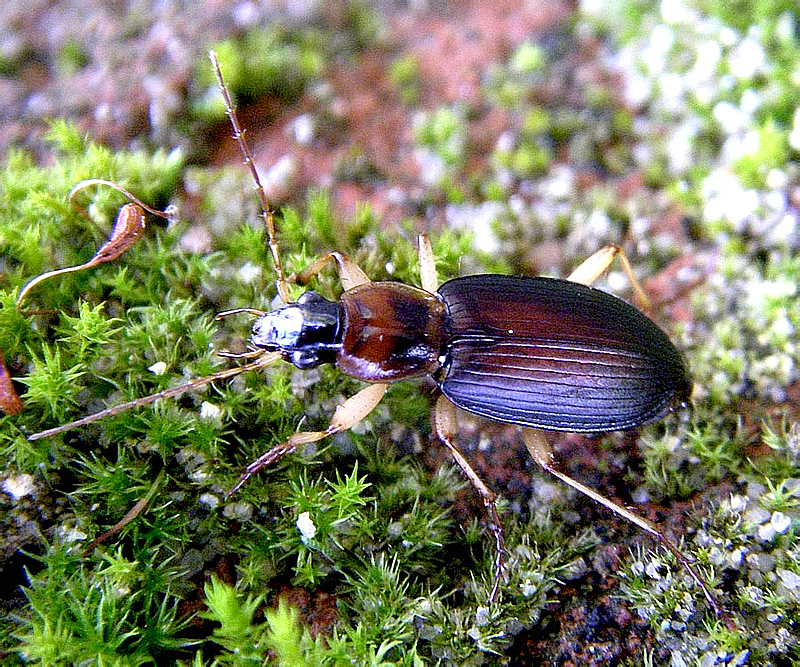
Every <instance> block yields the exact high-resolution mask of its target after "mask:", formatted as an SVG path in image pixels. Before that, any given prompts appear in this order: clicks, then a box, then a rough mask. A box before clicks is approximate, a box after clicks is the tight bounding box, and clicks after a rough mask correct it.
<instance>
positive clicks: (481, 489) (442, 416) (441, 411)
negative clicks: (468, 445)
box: [431, 396, 505, 602]
mask: <svg viewBox="0 0 800 667" xmlns="http://www.w3.org/2000/svg"><path fill="white" fill-rule="evenodd" d="M431 421H432V422H433V432H434V433H435V434H436V437H437V438H438V439H439V440H440V441H441V442H442V444H443V445H444V446H445V447H447V449H448V450H449V451H450V454H451V456H452V457H453V459H454V460H455V462H456V463H457V464H458V466H459V467H460V468H461V470H462V471H463V472H464V474H465V475H466V476H467V479H469V481H470V483H471V484H472V486H474V487H475V490H476V491H477V492H478V493H479V494H480V497H481V500H482V501H483V505H484V507H486V511H487V512H488V513H489V518H490V524H489V529H490V530H491V531H492V534H493V535H494V546H495V558H494V585H493V586H492V592H491V593H490V594H489V602H496V601H497V599H498V596H499V593H500V580H501V578H502V576H503V554H504V553H505V546H504V542H503V524H502V522H501V521H500V514H499V513H498V512H497V495H496V494H495V493H494V491H492V490H491V489H490V488H489V487H488V486H486V484H484V482H483V480H482V479H481V478H480V477H478V473H476V472H475V470H473V468H472V466H471V465H470V464H469V462H468V461H467V459H465V458H464V455H463V454H462V453H461V452H460V451H458V449H457V448H456V446H455V445H454V444H453V438H454V436H455V433H456V430H457V429H456V426H457V417H456V409H455V406H454V405H453V404H452V403H451V402H450V401H448V400H447V399H446V398H445V397H444V396H439V398H438V400H437V401H436V405H435V406H434V408H433V416H432V419H431Z"/></svg>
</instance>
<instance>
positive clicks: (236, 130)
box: [208, 51, 291, 303]
mask: <svg viewBox="0 0 800 667" xmlns="http://www.w3.org/2000/svg"><path fill="white" fill-rule="evenodd" d="M208 57H209V58H210V59H211V66H212V67H213V68H214V73H215V74H216V75H217V81H219V89H220V92H221V93H222V99H223V100H224V101H225V113H227V114H228V118H230V121H231V126H232V127H233V138H234V139H235V140H236V143H237V144H239V150H240V151H241V152H242V158H243V160H244V164H245V166H246V167H247V169H248V171H249V172H250V175H251V176H252V178H253V183H255V190H256V192H257V193H258V199H259V201H260V202H261V218H262V219H263V220H264V228H265V229H266V230H267V242H268V243H269V249H270V252H271V253H272V261H273V263H274V264H275V273H276V274H277V282H278V294H280V297H281V299H282V300H283V302H284V303H291V299H290V298H289V288H288V285H287V283H286V278H285V277H284V274H283V265H282V264H281V256H280V252H279V250H278V240H277V236H276V233H275V219H274V218H273V215H272V207H271V206H270V203H269V199H268V198H267V193H266V192H265V191H264V186H263V185H262V184H261V179H260V178H259V176H258V170H257V169H256V165H255V162H253V154H252V153H251V152H250V147H249V146H248V145H247V140H246V139H245V138H244V133H245V131H244V130H243V129H242V126H241V125H240V124H239V118H238V116H237V115H236V107H235V106H234V104H233V101H232V99H231V96H230V93H229V91H228V86H227V85H226V84H225V79H224V78H223V76H222V70H221V69H220V66H219V60H217V54H216V53H215V52H214V51H209V52H208Z"/></svg>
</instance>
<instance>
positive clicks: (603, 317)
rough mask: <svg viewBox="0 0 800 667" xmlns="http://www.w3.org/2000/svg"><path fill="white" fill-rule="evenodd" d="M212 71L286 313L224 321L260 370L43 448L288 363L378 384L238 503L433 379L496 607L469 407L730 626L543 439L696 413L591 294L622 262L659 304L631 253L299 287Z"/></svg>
mask: <svg viewBox="0 0 800 667" xmlns="http://www.w3.org/2000/svg"><path fill="white" fill-rule="evenodd" d="M210 57H211V61H212V64H213V67H214V70H215V73H216V75H217V78H218V80H219V84H220V90H221V92H222V96H223V98H224V101H225V106H226V110H227V113H228V116H229V118H230V121H231V125H232V127H233V132H234V139H235V140H236V141H237V143H238V145H239V148H240V150H241V152H242V155H243V159H244V163H245V165H246V166H247V168H248V169H249V171H250V173H251V175H252V178H253V181H254V183H255V187H256V191H257V193H258V196H259V198H260V202H261V207H262V217H263V219H264V225H265V228H266V231H267V238H268V243H269V248H270V252H271V254H272V258H273V262H274V265H275V272H276V279H277V287H278V293H279V295H280V297H281V299H282V300H283V302H284V304H285V305H284V306H282V307H280V308H278V309H276V310H273V311H271V312H264V311H261V310H258V309H256V308H244V309H236V310H231V311H226V312H223V313H220V314H219V315H218V318H222V317H226V316H228V315H230V314H232V313H237V312H247V313H250V314H252V315H255V316H256V317H257V320H256V321H255V323H254V325H253V328H252V334H251V337H250V351H248V352H246V353H244V354H239V355H233V354H227V355H226V356H232V357H239V358H249V359H252V361H250V362H249V363H246V364H244V365H241V366H238V367H234V368H229V369H226V370H223V371H220V372H218V373H215V374H213V375H210V376H207V377H203V378H198V379H196V380H194V381H192V382H189V383H186V384H184V385H181V386H178V387H174V388H171V389H167V390H164V391H161V392H159V393H157V394H153V395H151V396H147V397H144V398H141V399H138V400H136V401H132V402H130V403H125V404H121V405H117V406H114V407H111V408H108V409H106V410H103V411H101V412H98V413H95V414H93V415H89V416H87V417H84V418H83V419H79V420H77V421H74V422H72V423H69V424H66V425H63V426H60V427H57V428H53V429H49V430H46V431H42V432H40V433H36V434H34V435H32V436H30V439H37V438H42V437H45V436H49V435H53V434H55V433H60V432H62V431H66V430H68V429H72V428H75V427H78V426H82V425H85V424H88V423H90V422H93V421H95V420H98V419H102V418H103V417H107V416H109V415H112V414H116V413H118V412H121V411H123V410H127V409H129V408H131V407H137V406H141V405H145V404H147V403H151V402H153V401H155V400H158V399H161V398H166V397H169V396H175V395H178V394H180V393H183V392H185V391H187V390H190V389H194V388H197V387H201V386H203V385H206V384H208V383H210V382H213V381H215V380H223V379H225V378H229V377H232V376H234V375H237V374H239V373H242V372H245V371H249V370H255V369H260V368H264V367H266V366H268V365H270V364H272V363H274V362H275V361H277V360H278V359H283V360H285V361H288V362H291V363H293V364H294V365H295V366H296V367H298V368H300V369H306V368H311V367H314V366H317V365H319V364H322V363H334V364H336V365H337V366H338V367H339V368H340V369H341V370H342V371H344V372H345V373H347V374H348V375H350V376H352V377H354V378H357V379H360V380H363V381H365V382H366V383H367V386H366V387H364V388H363V389H361V390H360V391H359V392H358V393H356V394H355V395H354V396H352V397H350V398H349V399H347V400H346V401H344V403H342V404H341V405H339V406H338V407H337V409H336V411H335V413H334V415H333V418H332V419H331V421H330V423H329V425H328V426H327V428H325V429H324V430H321V431H302V432H298V433H295V434H293V435H292V436H291V437H289V438H288V439H287V440H285V441H284V442H282V443H280V444H278V445H276V446H275V447H273V448H272V449H270V450H269V451H267V452H266V453H264V454H263V455H262V456H261V457H259V458H258V459H256V460H255V461H253V462H252V463H251V464H250V465H248V466H247V467H246V469H245V470H244V471H243V473H242V475H241V478H240V479H239V481H238V482H237V483H236V485H235V486H234V487H233V488H232V489H231V491H230V492H229V493H233V492H235V491H236V490H237V489H239V488H240V487H241V486H242V485H243V484H244V483H245V482H246V481H247V479H248V478H249V477H250V476H251V475H253V474H254V473H256V472H258V471H259V470H261V469H262V468H264V467H266V466H269V465H271V464H273V463H274V462H275V461H277V460H278V459H280V458H281V457H282V456H284V455H286V454H288V453H291V452H293V451H295V450H296V449H297V448H298V447H299V446H301V445H303V444H306V443H311V442H316V441H319V440H321V439H323V438H325V437H327V436H329V435H333V434H335V433H338V432H340V431H343V430H346V429H349V428H350V427H352V426H353V425H354V424H356V423H357V422H359V421H360V420H362V419H363V418H364V417H366V416H367V415H368V414H369V413H370V412H371V411H372V410H373V409H374V408H375V406H376V405H377V404H378V403H379V402H380V401H381V399H382V398H383V395H384V393H385V391H386V389H387V386H388V384H389V383H391V382H395V381H399V380H402V379H406V378H409V377H417V376H424V375H430V376H432V377H433V379H434V380H435V382H436V384H437V386H438V388H439V390H440V396H439V398H438V399H437V400H436V403H435V406H434V409H433V416H432V427H433V434H434V435H435V437H436V438H437V439H438V440H439V441H440V442H442V443H443V444H444V446H445V447H446V448H447V449H448V450H449V451H450V453H451V455H452V456H453V459H454V460H455V462H456V463H457V464H458V466H459V467H460V468H461V470H462V471H463V472H464V474H465V475H466V476H467V478H468V479H469V480H470V482H471V483H472V485H473V486H474V487H475V489H476V490H477V492H478V493H479V494H480V496H481V499H482V500H483V503H484V505H485V507H486V510H487V512H488V513H489V517H490V529H491V531H492V534H493V536H494V542H495V553H496V557H495V563H494V568H495V576H494V584H493V587H492V591H491V594H490V601H495V600H496V599H497V597H498V594H499V590H500V585H501V579H502V569H503V553H504V547H503V531H502V526H501V523H500V517H499V515H498V512H497V509H496V506H495V501H496V496H495V494H494V493H493V492H492V491H491V490H490V489H489V488H488V487H487V486H486V485H485V484H484V483H483V481H481V479H480V477H479V476H478V474H477V473H476V472H475V471H474V470H473V468H472V467H471V466H470V464H469V462H468V461H467V460H466V459H465V458H464V456H463V455H462V454H461V453H460V451H459V450H458V449H457V447H456V446H455V444H454V435H455V432H456V411H455V408H456V407H458V408H461V409H463V410H466V411H467V412H472V413H475V414H477V415H480V416H483V417H487V418H489V419H493V420H496V421H501V422H507V423H511V424H516V425H518V426H520V427H522V429H523V437H524V441H525V444H526V446H527V448H528V450H529V452H530V453H531V455H532V456H533V458H534V459H535V461H536V462H537V463H538V464H539V465H540V466H541V467H542V468H543V469H544V470H546V471H547V472H549V473H550V474H552V475H554V476H555V477H557V478H558V479H560V480H562V481H563V482H565V483H566V484H568V485H570V486H572V487H573V488H574V489H577V490H578V491H580V492H581V493H583V494H585V495H587V496H588V497H590V498H592V499H593V500H595V501H596V502H598V503H600V504H601V505H603V506H605V507H607V508H608V509H610V510H611V511H612V512H615V513H617V514H618V515H620V516H622V517H624V518H625V519H627V520H628V521H631V522H632V523H634V524H636V525H637V526H639V527H640V528H641V529H643V530H644V531H646V532H648V533H650V534H651V535H653V536H654V537H656V538H657V539H658V540H659V542H661V544H662V545H664V546H665V547H666V548H667V549H668V550H669V551H670V552H671V553H672V554H673V555H674V556H675V557H676V559H677V560H678V562H680V564H681V565H682V566H683V567H684V568H685V569H686V571H687V572H688V573H689V574H690V575H691V577H692V578H693V579H694V581H695V582H696V583H697V584H698V585H699V586H700V588H701V589H702V591H703V593H704V595H705V597H706V599H707V600H708V602H709V604H710V605H711V606H712V607H713V608H714V610H715V611H716V613H717V614H718V615H719V616H720V617H722V618H723V619H724V620H725V622H726V623H728V624H730V622H729V621H728V619H727V617H726V616H725V613H724V611H723V609H722V608H721V606H720V605H719V603H718V602H717V600H716V597H715V595H714V593H713V592H712V590H711V588H710V586H709V585H708V584H707V583H706V581H705V580H704V579H703V578H702V577H701V576H700V575H699V574H698V573H697V571H696V570H695V568H694V567H693V566H692V564H691V563H690V562H689V561H688V559H687V558H686V557H685V556H684V555H683V553H682V552H681V551H680V550H679V549H678V548H677V546H675V544H673V543H672V542H671V541H670V540H669V539H667V537H666V536H665V535H664V534H663V533H661V531H660V530H659V529H658V528H656V526H655V525H653V524H652V523H650V522H649V521H647V520H645V519H644V518H642V517H640V516H638V515H637V514H635V513H634V512H632V511H630V510H629V509H627V508H625V507H623V506H621V505H619V504H618V503H615V502H614V501H612V500H610V499H608V498H605V497H604V496H602V495H600V494H599V493H597V492H596V491H594V490H592V489H590V488H588V487H586V486H585V485H583V484H581V483H580V482H578V481H576V480H574V479H572V478H571V477H569V476H567V475H566V474H564V473H562V472H561V471H559V470H557V469H556V468H555V467H554V464H553V456H552V453H551V451H550V448H549V446H548V444H547V441H546V440H545V438H544V437H543V434H542V432H541V430H539V429H546V430H559V431H573V432H583V433H600V432H607V431H613V430H623V429H628V428H633V427H636V426H639V425H642V424H645V423H648V422H651V421H654V420H657V419H659V418H661V417H663V416H664V415H665V414H666V413H667V412H669V411H671V410H673V409H676V408H678V407H681V406H685V405H686V404H687V403H688V401H689V396H690V393H691V381H690V378H689V374H688V370H687V368H686V366H685V364H684V361H683V358H682V356H681V355H680V353H679V352H678V351H677V349H676V348H675V347H674V345H673V344H672V343H671V342H670V340H669V339H668V337H667V336H666V334H664V333H663V332H662V331H661V330H660V329H659V328H658V327H657V326H656V325H655V324H654V323H653V322H652V321H651V320H650V319H648V318H647V317H646V316H645V315H643V314H642V313H641V312H640V311H638V310H637V309H636V308H634V307H633V306H631V305H629V304H628V303H626V302H624V301H622V300H621V299H618V298H617V297H614V296H612V295H610V294H607V293H605V292H602V291H600V290H597V289H594V288H592V287H589V286H588V285H589V283H591V282H593V281H594V280H595V279H596V278H597V277H599V276H600V275H601V274H602V273H603V272H604V271H605V270H606V269H607V268H608V266H609V265H610V263H611V262H612V261H613V260H614V258H616V257H618V258H619V259H620V261H621V262H622V265H623V268H624V270H625V271H626V273H627V274H628V275H629V277H630V279H631V283H632V284H633V285H634V288H635V290H636V291H637V296H638V298H639V299H641V300H642V301H646V297H645V295H644V293H643V291H642V290H641V288H640V287H639V286H638V283H637V281H636V279H635V278H634V277H633V273H632V271H631V269H630V266H629V265H628V263H627V260H626V259H625V256H624V254H622V252H621V251H620V249H619V248H618V247H616V246H607V247H605V248H602V249H601V250H599V251H598V252H597V253H595V254H594V255H592V256H591V257H590V258H589V259H587V260H586V261H585V262H584V263H583V264H581V266H579V267H578V268H577V269H576V270H575V271H574V272H573V273H572V274H571V275H570V276H569V278H568V279H566V280H559V279H553V278H523V277H511V276H501V275H478V276H468V277H464V278H455V279H453V280H450V281H448V282H446V283H444V284H442V285H439V284H438V280H437V276H436V268H435V265H434V260H433V252H432V250H431V245H430V242H429V241H428V239H427V237H426V236H424V235H422V236H420V237H419V258H420V267H421V269H420V273H421V283H422V287H421V288H418V287H411V286H408V285H404V284H401V283H393V282H371V281H370V280H369V278H368V277H367V276H366V274H365V273H364V272H363V271H362V270H361V269H360V268H359V267H358V266H357V265H356V264H355V263H354V262H353V261H352V260H351V259H350V258H348V257H347V256H346V255H343V254H342V253H339V252H331V253H328V254H327V255H325V256H324V257H322V258H320V259H319V260H317V261H316V262H314V263H313V264H312V265H311V266H310V267H308V268H307V269H306V270H305V271H303V272H301V273H299V274H293V275H291V276H288V277H287V276H285V275H284V270H283V266H282V264H281V258H280V252H279V249H278V244H277V239H276V231H275V223H274V220H273V216H272V212H271V208H270V204H269V201H268V200H267V196H266V194H265V192H264V188H263V187H262V185H261V182H260V180H259V177H258V173H257V172H256V169H255V166H254V164H253V158H252V155H251V153H250V149H249V147H248V145H247V142H246V141H245V138H244V131H243V130H242V129H241V126H240V125H239V121H238V118H237V115H236V110H235V108H234V105H233V102H232V101H231V99H230V95H229V93H228V90H227V87H226V85H225V82H224V80H223V77H222V73H221V71H220V67H219V64H218V62H217V59H216V56H215V54H214V53H213V52H212V53H211V54H210ZM331 263H333V264H334V265H335V267H336V270H337V271H338V274H339V278H340V280H341V283H342V287H343V288H344V292H343V293H342V295H341V297H340V299H339V300H338V301H328V300H326V299H324V298H323V297H321V296H319V295H318V294H316V293H314V292H310V291H309V292H305V293H304V294H303V295H302V296H301V297H300V298H299V299H298V300H297V301H296V302H291V300H290V298H289V290H288V287H287V285H288V283H289V282H295V283H298V284H301V285H303V284H306V283H307V282H308V281H309V280H310V279H311V278H312V277H313V276H314V275H316V274H317V273H319V272H320V271H321V270H323V269H324V268H325V267H326V266H327V265H328V264H331ZM223 354H224V353H223Z"/></svg>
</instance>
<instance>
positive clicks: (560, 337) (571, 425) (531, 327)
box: [439, 275, 691, 433]
mask: <svg viewBox="0 0 800 667" xmlns="http://www.w3.org/2000/svg"><path fill="white" fill-rule="evenodd" d="M439 294H440V296H441V297H442V299H443V301H444V303H445V304H446V306H447V310H448V321H447V326H448V327H449V332H448V336H446V340H447V341H448V343H447V345H446V348H445V350H444V356H445V360H444V364H443V369H442V372H441V374H440V376H439V386H440V388H441V390H442V392H443V393H444V395H445V396H446V397H447V398H448V399H450V401H452V402H453V403H455V404H456V405H457V406H458V407H460V408H462V409H464V410H467V411H468V412H473V413H476V414H479V415H482V416H484V417H488V418H490V419H494V420H497V421H501V422H509V423H513V424H519V425H522V426H533V427H538V428H543V429H550V430H558V431H574V432H582V433H599V432H603V431H613V430H619V429H626V428H632V427H634V426H638V425H640V424H644V423H647V422H649V421H653V420H655V419H657V418H659V417H661V416H663V415H664V414H665V413H666V412H668V411H669V410H670V409H673V408H675V407H677V406H679V405H683V404H685V403H686V402H687V401H688V400H689V395H690V393H691V381H690V379H689V375H688V371H687V369H686V366H685V364H684V361H683V358H682V357H681V354H680V353H679V352H678V350H677V349H676V348H675V346H674V345H673V344H672V343H671V342H670V340H669V339H668V338H667V336H666V334H664V332H663V331H661V329H659V328H658V327H657V326H656V325H655V324H654V323H653V322H652V321H651V320H650V319H648V318H647V317H646V316H645V315H644V314H642V313H641V312H639V311H638V310H637V309H636V308H634V307H633V306H631V305H630V304H628V303H626V302H625V301H623V300H621V299H618V298H617V297H615V296H612V295H610V294H608V293H606V292H603V291H601V290H598V289H594V288H592V287H586V286H585V285H580V284H578V283H573V282H569V281H567V280H557V279H553V278H520V277H513V276H500V275H478V276H468V277H465V278H456V279H455V280H450V281H448V282H446V283H444V284H443V285H442V286H441V288H440V289H439Z"/></svg>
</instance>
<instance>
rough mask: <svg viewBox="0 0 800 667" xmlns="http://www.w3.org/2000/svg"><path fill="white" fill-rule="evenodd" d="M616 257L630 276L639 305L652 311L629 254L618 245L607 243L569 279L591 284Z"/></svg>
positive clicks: (647, 310) (587, 259) (570, 275)
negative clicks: (634, 273) (634, 271)
mask: <svg viewBox="0 0 800 667" xmlns="http://www.w3.org/2000/svg"><path fill="white" fill-rule="evenodd" d="M614 258H618V259H619V263H620V264H622V270H623V271H625V275H626V276H628V280H630V282H631V287H633V293H634V294H635V295H636V301H637V302H638V304H639V307H640V308H641V309H642V310H644V311H645V312H650V311H651V310H652V307H651V305H650V299H649V297H648V296H647V294H645V291H644V289H642V285H641V283H640V282H639V281H638V280H637V279H636V276H634V275H633V269H632V268H631V263H630V262H629V261H628V256H627V255H626V254H625V252H624V251H623V250H622V248H620V247H619V246H618V245H607V246H603V247H602V248H600V250H598V251H597V252H595V253H593V254H592V255H590V256H589V257H587V258H586V259H585V260H583V262H582V263H581V264H580V266H578V268H576V269H575V270H574V271H573V272H572V273H570V274H569V275H568V276H567V280H571V281H572V282H574V283H581V284H583V285H591V284H592V283H593V282H594V281H595V280H597V279H598V278H599V277H600V276H601V275H603V272H604V271H605V270H606V269H608V267H609V266H611V262H613V261H614Z"/></svg>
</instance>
